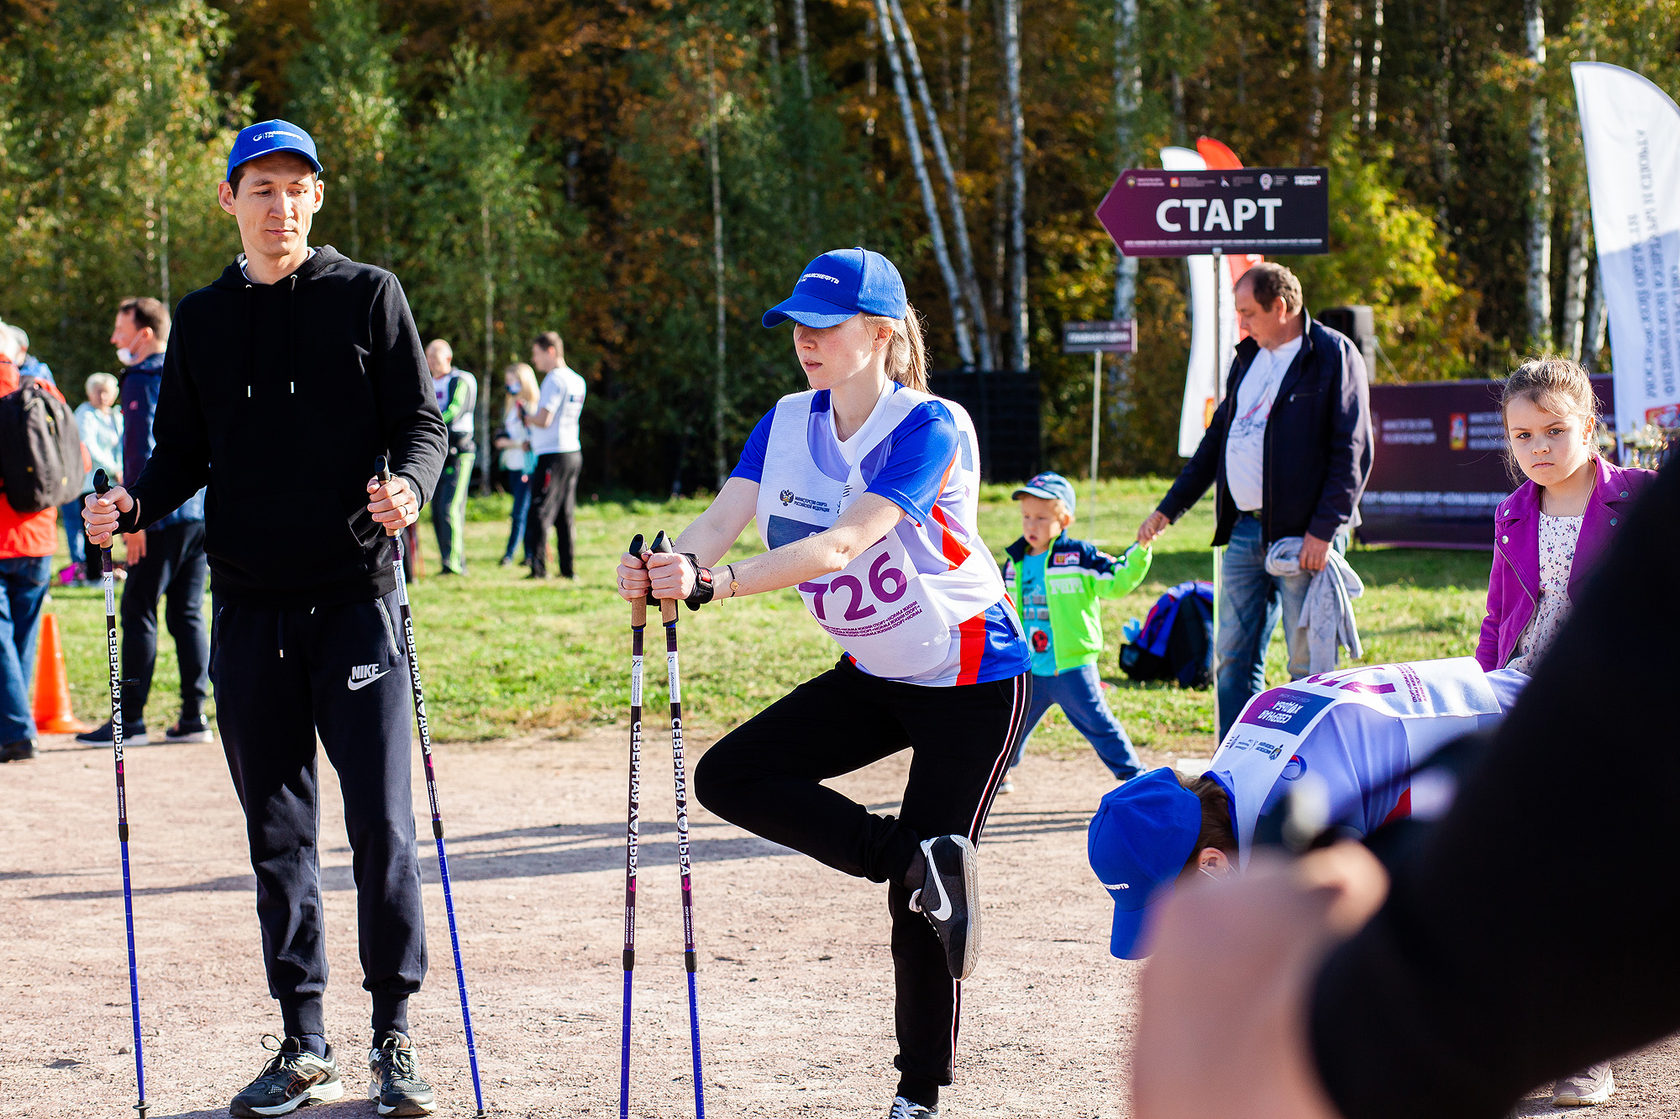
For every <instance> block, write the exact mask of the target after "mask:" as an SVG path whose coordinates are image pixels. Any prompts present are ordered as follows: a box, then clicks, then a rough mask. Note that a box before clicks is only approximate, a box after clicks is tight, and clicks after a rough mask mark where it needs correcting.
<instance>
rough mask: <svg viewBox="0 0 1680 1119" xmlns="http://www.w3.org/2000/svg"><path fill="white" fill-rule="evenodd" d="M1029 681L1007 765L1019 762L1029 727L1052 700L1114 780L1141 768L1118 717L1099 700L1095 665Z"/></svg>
mask: <svg viewBox="0 0 1680 1119" xmlns="http://www.w3.org/2000/svg"><path fill="white" fill-rule="evenodd" d="M1032 683H1033V688H1032V702H1031V703H1029V704H1028V705H1027V717H1026V718H1025V719H1024V720H1022V722H1021V737H1020V738H1019V739H1017V740H1016V742H1015V754H1014V756H1013V757H1011V758H1010V759H1009V765H1010V768H1014V767H1015V766H1017V765H1019V764H1021V755H1022V753H1023V752H1025V750H1026V748H1027V739H1028V738H1030V737H1032V732H1033V728H1034V727H1036V726H1038V721H1039V720H1040V719H1042V718H1044V713H1045V712H1046V711H1048V710H1050V705H1051V704H1053V703H1054V704H1057V705H1058V706H1060V707H1061V709H1062V714H1064V715H1066V716H1067V717H1068V722H1070V723H1072V724H1073V729H1074V730H1077V731H1078V732H1079V733H1080V734H1083V735H1084V736H1085V737H1086V738H1087V739H1089V740H1090V742H1091V746H1092V748H1093V749H1095V750H1096V752H1097V757H1099V758H1101V759H1102V763H1103V764H1104V765H1106V766H1107V767H1108V771H1109V772H1110V773H1112V774H1114V776H1115V778H1116V779H1117V780H1121V781H1124V780H1126V778H1128V777H1135V776H1137V775H1138V774H1139V773H1141V772H1142V771H1143V762H1142V761H1140V760H1139V759H1138V756H1137V751H1136V750H1134V749H1132V740H1131V739H1130V738H1128V737H1126V728H1124V727H1122V726H1121V725H1120V720H1119V719H1116V718H1115V717H1114V712H1112V711H1110V710H1109V709H1108V704H1107V703H1106V702H1104V701H1103V697H1102V677H1101V676H1100V675H1098V674H1097V666H1096V665H1094V664H1088V665H1085V666H1084V667H1083V668H1070V669H1068V670H1067V671H1065V672H1058V673H1056V675H1054V676H1034V677H1033V678H1032Z"/></svg>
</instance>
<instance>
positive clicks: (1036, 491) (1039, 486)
mask: <svg viewBox="0 0 1680 1119" xmlns="http://www.w3.org/2000/svg"><path fill="white" fill-rule="evenodd" d="M1022 494H1026V495H1028V496H1029V497H1042V498H1043V499H1044V500H1046V501H1060V502H1061V503H1062V504H1063V505H1065V506H1067V511H1068V512H1069V513H1072V512H1073V502H1074V498H1073V483H1072V482H1070V481H1068V480H1067V479H1066V478H1064V477H1062V476H1061V475H1060V474H1053V473H1051V472H1050V471H1048V470H1046V471H1045V472H1044V473H1042V474H1034V475H1033V476H1032V477H1031V478H1030V479H1029V480H1028V481H1027V484H1026V485H1024V486H1022V487H1020V488H1019V489H1017V490H1016V491H1015V492H1014V493H1012V494H1010V495H1009V497H1010V500H1014V499H1015V498H1017V497H1020V496H1021V495H1022Z"/></svg>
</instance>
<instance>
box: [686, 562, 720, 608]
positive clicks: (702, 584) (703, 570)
mask: <svg viewBox="0 0 1680 1119" xmlns="http://www.w3.org/2000/svg"><path fill="white" fill-rule="evenodd" d="M682 555H683V558H684V559H686V560H688V562H689V563H692V564H693V565H694V589H693V590H692V591H690V592H688V597H687V598H685V599H683V601H684V602H685V603H687V604H688V608H689V609H690V610H698V609H700V607H702V606H704V605H706V603H708V602H710V601H712V595H713V594H714V593H716V590H717V588H716V587H714V586H713V585H712V569H711V568H709V567H701V566H700V560H699V559H698V558H696V557H695V555H694V553H693V552H684V553H682Z"/></svg>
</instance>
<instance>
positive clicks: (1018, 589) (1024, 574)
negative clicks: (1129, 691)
mask: <svg viewBox="0 0 1680 1119" xmlns="http://www.w3.org/2000/svg"><path fill="white" fill-rule="evenodd" d="M1012 496H1014V497H1015V498H1017V499H1019V500H1020V502H1021V533H1022V535H1021V539H1019V540H1017V541H1015V543H1013V544H1011V545H1010V546H1009V547H1008V548H1006V549H1004V551H1005V553H1006V554H1007V556H1008V560H1007V561H1006V562H1005V564H1004V579H1005V580H1006V581H1007V582H1009V583H1012V585H1013V590H1014V594H1015V604H1016V606H1017V608H1018V609H1019V610H1020V612H1021V621H1022V623H1023V624H1025V626H1026V629H1027V640H1028V642H1029V644H1030V645H1031V647H1032V673H1033V691H1032V704H1031V706H1030V707H1029V708H1028V709H1027V717H1026V719H1025V720H1023V721H1022V723H1021V737H1020V739H1019V740H1018V741H1017V742H1016V743H1015V756H1014V757H1013V758H1011V759H1010V762H1009V767H1010V769H1011V770H1013V769H1014V768H1015V766H1017V765H1019V764H1020V762H1021V755H1022V752H1023V751H1024V750H1025V748H1026V744H1027V738H1028V737H1029V736H1031V734H1032V731H1033V728H1034V727H1036V726H1037V725H1038V721H1039V719H1041V718H1043V717H1044V713H1045V712H1046V711H1048V710H1049V709H1050V705H1051V704H1053V703H1054V704H1059V705H1060V706H1061V708H1062V711H1063V712H1064V713H1065V714H1066V715H1067V717H1068V721H1069V722H1070V723H1072V724H1073V725H1074V728H1075V729H1076V730H1078V731H1079V733H1081V734H1083V735H1084V736H1085V737H1086V738H1087V739H1089V740H1090V742H1091V745H1092V747H1093V748H1095V750H1096V751H1097V757H1099V758H1101V759H1102V760H1103V764H1104V765H1106V766H1108V768H1109V771H1110V772H1111V773H1113V774H1114V776H1115V778H1116V779H1117V780H1120V781H1124V780H1126V779H1127V778H1128V777H1133V776H1136V775H1137V774H1138V773H1140V772H1142V769H1143V765H1142V763H1141V762H1140V761H1139V760H1138V756H1137V751H1135V750H1134V749H1132V740H1131V739H1130V738H1128V737H1127V736H1126V730H1125V728H1124V727H1122V726H1121V725H1120V721H1119V720H1118V719H1116V718H1115V717H1114V713H1113V712H1112V711H1110V710H1109V709H1108V704H1107V703H1105V702H1104V701H1103V697H1102V677H1101V676H1100V675H1099V674H1098V672H1097V659H1098V657H1100V656H1101V655H1102V648H1103V639H1102V618H1101V615H1100V612H1099V610H1098V608H1097V600H1098V599H1099V598H1117V597H1119V596H1120V595H1123V594H1126V593H1127V592H1128V591H1131V590H1134V589H1135V588H1136V587H1137V585H1138V584H1139V583H1141V582H1142V581H1143V577H1144V575H1145V574H1147V573H1148V571H1149V558H1150V557H1149V549H1148V548H1143V549H1141V550H1132V551H1128V552H1127V553H1126V554H1125V555H1123V556H1122V557H1121V558H1120V559H1115V558H1114V557H1113V556H1110V555H1107V554H1105V553H1104V552H1101V551H1099V550H1098V549H1097V547H1096V545H1094V544H1089V543H1087V542H1085V541H1083V540H1075V539H1073V538H1072V537H1070V536H1068V535H1067V528H1068V526H1069V525H1071V524H1072V523H1073V511H1074V504H1075V501H1074V493H1073V483H1071V482H1069V481H1068V480H1067V479H1066V478H1064V477H1062V476H1061V475H1060V474H1051V473H1048V472H1047V473H1043V474H1037V475H1034V476H1033V478H1032V480H1031V481H1029V482H1028V483H1027V484H1026V485H1024V486H1022V487H1021V488H1020V489H1018V490H1016V491H1015V493H1014V494H1013V495H1012ZM1013 784H1014V783H1013V781H1012V779H1011V778H1010V777H1008V776H1005V777H1004V779H1003V783H1002V785H1000V786H999V788H998V791H999V792H1005V793H1006V792H1010V791H1011V790H1012V788H1013Z"/></svg>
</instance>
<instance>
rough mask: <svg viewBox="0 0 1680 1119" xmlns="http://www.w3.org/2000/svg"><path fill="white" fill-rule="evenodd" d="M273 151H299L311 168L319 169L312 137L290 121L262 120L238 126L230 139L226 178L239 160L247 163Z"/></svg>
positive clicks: (316, 171) (317, 172)
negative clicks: (243, 126)
mask: <svg viewBox="0 0 1680 1119" xmlns="http://www.w3.org/2000/svg"><path fill="white" fill-rule="evenodd" d="M275 152H292V153H294V154H296V155H301V156H302V157H303V158H304V159H307V160H308V161H309V166H311V167H313V168H315V173H316V174H317V175H319V174H320V173H321V160H320V158H319V157H318V156H317V155H316V154H315V141H314V139H313V138H312V137H311V136H310V135H309V133H307V132H305V131H304V130H303V129H301V128H299V127H298V126H297V125H295V124H293V123H291V122H290V121H284V120H265V121H262V122H261V123H259V124H252V125H248V126H246V127H245V128H242V129H240V130H239V135H238V136H237V137H235V138H234V141H233V150H231V151H230V152H228V162H227V177H228V179H229V180H232V178H233V169H234V168H235V167H238V166H239V165H240V164H241V163H249V162H251V160H253V159H260V158H261V157H263V156H265V155H273V154H274V153H275Z"/></svg>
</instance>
